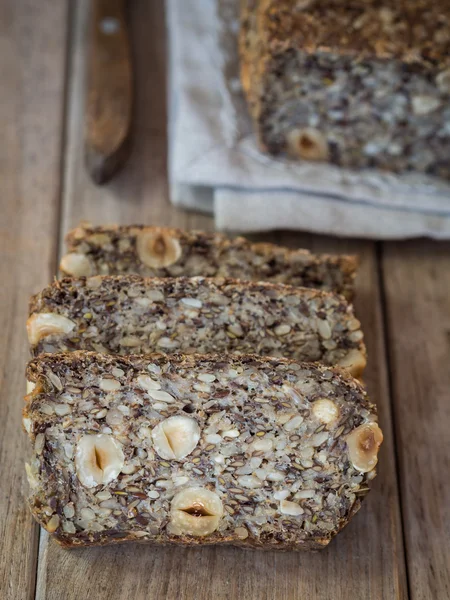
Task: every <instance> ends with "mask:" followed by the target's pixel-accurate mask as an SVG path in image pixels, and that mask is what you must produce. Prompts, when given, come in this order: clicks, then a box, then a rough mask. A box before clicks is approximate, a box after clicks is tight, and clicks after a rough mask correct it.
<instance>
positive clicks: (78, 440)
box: [23, 352, 383, 550]
mask: <svg viewBox="0 0 450 600" xmlns="http://www.w3.org/2000/svg"><path fill="white" fill-rule="evenodd" d="M27 379H28V388H29V394H28V396H27V397H26V406H25V409H24V419H23V422H24V427H25V429H26V431H27V432H28V434H29V438H30V440H31V443H32V445H33V452H34V454H33V458H32V460H31V463H30V464H29V465H27V472H28V478H29V482H30V485H31V499H30V503H31V508H32V511H33V514H34V516H35V518H36V519H37V521H38V522H39V523H41V525H42V526H43V527H45V528H46V529H47V531H49V532H50V533H52V534H53V535H54V536H55V538H56V540H57V541H58V542H60V543H61V544H63V545H64V546H67V547H75V546H85V545H94V544H109V543H117V542H125V541H128V540H130V541H149V542H154V543H158V544H161V543H173V544H184V545H203V544H233V545H239V546H244V547H247V548H259V549H266V550H272V549H279V550H317V549H320V548H322V547H324V546H326V545H327V544H328V543H329V541H330V540H331V539H332V537H333V536H334V535H335V534H336V533H338V532H339V531H340V530H341V529H342V528H343V527H344V526H345V525H346V524H347V522H348V521H349V520H350V518H351V517H352V515H353V514H354V513H355V512H356V511H357V510H358V509H359V508H360V505H361V501H362V499H363V498H364V496H365V495H366V493H367V492H368V490H369V485H370V482H371V480H372V479H373V478H374V477H375V465H376V463H377V453H378V449H379V446H380V444H381V442H382V439H383V436H382V433H381V430H380V429H379V427H378V425H377V424H376V408H375V406H374V405H373V404H371V402H370V401H369V399H368V397H367V394H366V392H365V391H364V389H363V387H362V386H361V385H360V384H359V382H358V381H356V380H354V379H353V378H351V377H350V376H349V375H348V374H347V373H346V372H342V371H340V370H339V369H336V368H329V367H325V366H320V365H316V364H308V363H297V362H294V361H290V360H287V359H270V358H260V357H257V356H245V357H236V356H234V357H233V356H225V357H224V356H219V355H212V356H201V355H191V356H183V355H172V356H167V355H152V356H130V357H128V358H125V357H118V356H105V355H101V354H95V353H89V352H74V353H69V354H47V355H41V356H40V357H38V358H36V359H34V360H32V361H31V362H30V363H29V365H28V368H27Z"/></svg>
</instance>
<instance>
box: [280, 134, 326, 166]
mask: <svg viewBox="0 0 450 600" xmlns="http://www.w3.org/2000/svg"><path fill="white" fill-rule="evenodd" d="M287 146H288V152H289V154H290V155H291V156H294V157H295V158H298V157H300V158H304V159H305V160H317V161H325V160H327V159H328V142H327V140H326V138H325V136H324V135H323V134H322V133H321V132H320V131H319V130H318V129H314V128H313V127H305V128H303V129H293V130H292V131H290V132H289V133H288V135H287Z"/></svg>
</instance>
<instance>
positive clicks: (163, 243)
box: [60, 225, 358, 299]
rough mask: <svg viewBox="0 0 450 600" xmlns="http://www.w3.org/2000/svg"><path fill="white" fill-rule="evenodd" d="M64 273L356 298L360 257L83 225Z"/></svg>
mask: <svg viewBox="0 0 450 600" xmlns="http://www.w3.org/2000/svg"><path fill="white" fill-rule="evenodd" d="M66 242H67V247H68V253H67V254H66V255H65V256H63V258H62V260H61V265H60V269H61V272H62V273H63V274H64V275H68V276H71V277H80V276H89V275H125V274H137V275H143V276H144V277H179V276H186V277H195V276H204V277H232V278H236V279H245V280H251V281H271V282H274V283H287V284H290V285H295V286H303V287H313V288H318V289H323V290H331V291H335V292H337V293H339V294H343V295H344V296H346V297H347V298H348V299H351V297H352V295H353V286H354V279H355V274H356V268H357V265H358V261H357V259H356V257H355V256H345V255H328V254H322V255H315V254H311V253H310V252H308V251H307V250H291V249H288V248H283V247H281V246H276V245H274V244H262V243H251V242H249V241H248V240H246V239H244V238H242V237H238V238H234V239H228V238H227V237H225V236H224V235H222V234H219V233H205V232H201V231H182V230H180V229H169V228H165V227H145V226H143V225H134V226H109V227H91V226H88V225H83V226H80V227H78V228H76V229H74V230H73V231H70V232H69V234H68V235H67V237H66Z"/></svg>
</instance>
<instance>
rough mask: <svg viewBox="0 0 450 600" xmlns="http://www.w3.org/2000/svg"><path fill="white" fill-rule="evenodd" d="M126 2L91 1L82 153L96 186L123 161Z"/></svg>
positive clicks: (127, 93) (128, 82) (128, 91)
mask: <svg viewBox="0 0 450 600" xmlns="http://www.w3.org/2000/svg"><path fill="white" fill-rule="evenodd" d="M125 7H126V0H92V18H91V30H90V37H89V49H88V61H89V67H88V74H87V82H86V85H87V87H86V106H85V129H84V142H85V143H84V150H85V161H86V167H87V169H88V171H89V173H90V175H91V177H92V179H93V180H94V182H95V183H97V184H102V183H105V182H106V181H108V180H109V179H110V178H111V177H112V176H113V175H114V173H115V172H116V171H117V170H118V169H119V168H120V167H121V166H122V164H123V163H124V162H125V160H126V158H127V156H128V151H129V146H130V144H129V141H130V128H131V112H132V94H133V82H132V68H131V53H130V40H129V34H128V30H127V23H126V18H125V17H126V15H125Z"/></svg>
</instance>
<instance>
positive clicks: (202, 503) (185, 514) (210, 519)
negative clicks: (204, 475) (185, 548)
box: [170, 487, 223, 536]
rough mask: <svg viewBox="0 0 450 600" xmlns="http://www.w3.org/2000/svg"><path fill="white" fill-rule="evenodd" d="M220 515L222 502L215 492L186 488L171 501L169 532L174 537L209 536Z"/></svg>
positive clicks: (214, 528) (217, 523) (198, 488)
mask: <svg viewBox="0 0 450 600" xmlns="http://www.w3.org/2000/svg"><path fill="white" fill-rule="evenodd" d="M222 515H223V506H222V501H221V499H220V498H219V496H218V495H217V494H216V493H215V492H211V491H210V490H207V489H205V488H200V487H192V488H186V489H184V490H181V491H180V492H178V494H176V495H175V497H174V498H173V500H172V504H171V512H170V516H171V523H170V524H171V527H170V530H171V532H172V533H173V534H175V535H194V536H204V535H209V534H211V533H213V531H215V530H216V529H217V527H218V525H219V522H220V519H221V518H222Z"/></svg>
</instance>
